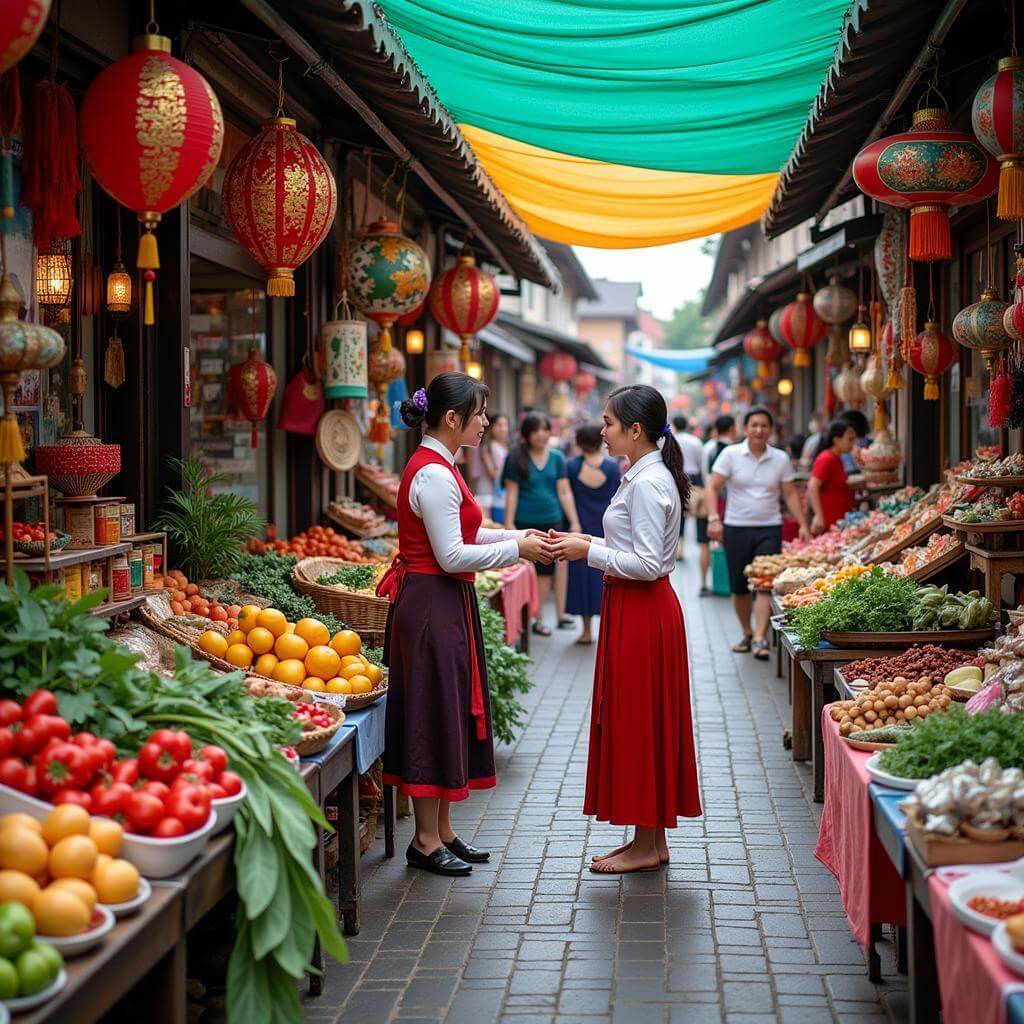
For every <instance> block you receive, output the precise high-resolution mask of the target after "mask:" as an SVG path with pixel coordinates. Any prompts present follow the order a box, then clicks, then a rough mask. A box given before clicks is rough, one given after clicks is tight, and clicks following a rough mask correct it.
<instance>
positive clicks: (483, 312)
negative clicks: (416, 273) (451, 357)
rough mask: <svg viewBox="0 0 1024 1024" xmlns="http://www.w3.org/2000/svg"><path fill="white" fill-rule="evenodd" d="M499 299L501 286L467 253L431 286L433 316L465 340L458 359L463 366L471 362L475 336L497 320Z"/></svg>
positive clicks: (430, 301)
mask: <svg viewBox="0 0 1024 1024" xmlns="http://www.w3.org/2000/svg"><path fill="white" fill-rule="evenodd" d="M500 299H501V291H500V289H499V288H498V282H497V281H495V280H494V278H493V277H491V275H490V274H486V273H484V271H482V270H481V269H480V268H479V267H478V266H477V265H476V260H475V259H474V258H473V257H472V256H471V255H469V254H468V253H463V254H462V255H461V256H459V258H458V259H457V260H456V261H455V266H454V267H449V269H448V270H446V271H445V272H444V273H443V274H439V275H438V276H437V278H436V279H435V280H434V283H433V284H432V285H431V286H430V298H429V300H428V301H429V303H430V312H431V313H432V314H433V315H434V319H435V320H436V321H437V322H438V323H439V324H440V325H441V326H442V327H447V328H448V330H449V331H452V332H454V333H455V334H457V335H458V336H459V337H460V338H461V339H462V350H461V352H460V353H459V358H460V359H461V360H462V361H463V362H464V363H465V362H466V361H467V360H468V359H469V347H470V342H471V341H472V340H473V335H474V334H476V332H477V331H479V330H481V329H482V328H484V327H486V326H487V325H488V324H489V323H490V322H491V321H492V320H493V319H494V318H495V316H497V313H498V302H499V300H500Z"/></svg>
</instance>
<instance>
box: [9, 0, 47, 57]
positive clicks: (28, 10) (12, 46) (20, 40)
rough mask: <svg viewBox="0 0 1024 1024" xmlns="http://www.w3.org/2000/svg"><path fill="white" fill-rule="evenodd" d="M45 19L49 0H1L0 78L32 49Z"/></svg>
mask: <svg viewBox="0 0 1024 1024" xmlns="http://www.w3.org/2000/svg"><path fill="white" fill-rule="evenodd" d="M49 16H50V0H4V2H3V4H0V75H2V74H3V73H4V72H5V71H7V70H9V69H10V68H13V67H14V65H15V64H17V63H18V61H19V60H21V58H22V57H24V56H25V54H26V53H28V51H29V50H31V49H32V47H33V46H35V43H36V40H37V39H38V38H39V36H40V33H41V32H42V31H43V26H44V25H45V24H46V19H47V18H49Z"/></svg>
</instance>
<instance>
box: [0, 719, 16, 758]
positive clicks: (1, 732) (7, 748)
mask: <svg viewBox="0 0 1024 1024" xmlns="http://www.w3.org/2000/svg"><path fill="white" fill-rule="evenodd" d="M12 753H14V736H13V735H12V734H11V730H10V729H8V728H7V726H6V725H0V760H2V759H3V758H5V757H10V756H11V754H12Z"/></svg>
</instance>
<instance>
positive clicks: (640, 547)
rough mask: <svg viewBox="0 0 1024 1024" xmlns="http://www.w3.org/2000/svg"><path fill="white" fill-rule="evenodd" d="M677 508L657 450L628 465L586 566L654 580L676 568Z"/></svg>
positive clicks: (672, 486)
mask: <svg viewBox="0 0 1024 1024" xmlns="http://www.w3.org/2000/svg"><path fill="white" fill-rule="evenodd" d="M681 515H682V507H681V503H680V501H679V490H678V488H677V487H676V482H675V480H673V479H672V474H671V473H670V472H669V471H668V469H667V468H666V466H665V462H664V460H663V459H662V457H661V451H660V450H658V451H653V452H649V453H648V454H647V455H645V456H644V457H643V458H642V459H639V460H638V461H637V463H636V465H634V466H630V467H629V469H628V470H626V472H625V473H624V474H623V476H622V483H621V484H620V486H619V489H618V491H616V492H615V497H613V498H612V500H611V504H610V505H609V506H608V510H607V511H606V512H605V514H604V519H603V520H602V523H603V526H604V537H603V539H601V540H600V541H598V540H595V541H593V542H591V545H590V554H589V555H588V556H587V562H588V563H589V564H590V565H592V566H593V567H594V568H595V569H601V570H603V571H604V572H606V573H608V574H609V575H611V576H619V577H622V578H623V579H627V580H648V581H651V580H656V579H660V578H661V577H662V576H668V575H669V573H671V572H672V570H673V569H674V568H675V565H676V545H677V544H678V543H679V521H680V517H681Z"/></svg>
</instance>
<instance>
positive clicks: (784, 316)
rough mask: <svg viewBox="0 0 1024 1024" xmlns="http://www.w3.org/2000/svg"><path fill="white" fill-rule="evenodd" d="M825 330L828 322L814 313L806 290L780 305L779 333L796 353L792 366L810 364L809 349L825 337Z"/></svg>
mask: <svg viewBox="0 0 1024 1024" xmlns="http://www.w3.org/2000/svg"><path fill="white" fill-rule="evenodd" d="M827 332H828V324H826V323H825V321H824V320H822V319H821V318H820V317H819V316H818V314H817V313H815V311H814V306H813V304H812V303H811V297H810V295H808V294H807V292H799V293H798V294H797V297H796V298H795V299H794V300H793V301H792V302H791V303H789V305H788V306H783V307H782V311H781V314H780V316H779V333H780V334H781V335H782V338H783V341H785V342H786V344H787V345H789V346H790V348H792V349H793V350H794V352H795V353H796V355H795V356H794V357H793V365H794V366H810V365H811V356H810V350H811V349H812V348H814V346H815V345H817V344H819V343H820V342H821V341H823V340H824V339H825V335H826V333H827Z"/></svg>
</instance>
